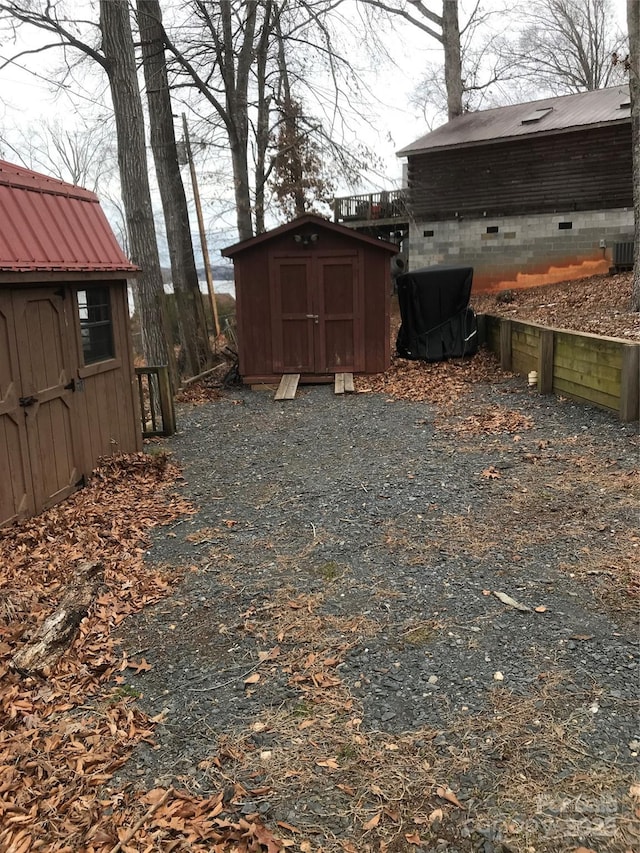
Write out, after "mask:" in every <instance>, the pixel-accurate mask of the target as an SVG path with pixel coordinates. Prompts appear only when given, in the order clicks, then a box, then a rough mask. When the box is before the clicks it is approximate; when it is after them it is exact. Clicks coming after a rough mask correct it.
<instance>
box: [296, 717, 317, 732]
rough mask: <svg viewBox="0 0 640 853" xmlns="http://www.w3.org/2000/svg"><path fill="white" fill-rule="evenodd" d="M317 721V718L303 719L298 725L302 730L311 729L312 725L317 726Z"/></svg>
mask: <svg viewBox="0 0 640 853" xmlns="http://www.w3.org/2000/svg"><path fill="white" fill-rule="evenodd" d="M316 722H317V721H316V720H303V721H302V722H301V723H300V725H299V726H298V728H299V729H300V731H302V730H303V729H309V728H311V726H315V724H316Z"/></svg>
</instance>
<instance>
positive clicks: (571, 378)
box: [554, 365, 620, 397]
mask: <svg viewBox="0 0 640 853" xmlns="http://www.w3.org/2000/svg"><path fill="white" fill-rule="evenodd" d="M609 369H610V368H607V367H602V368H601V370H602V371H606V370H609ZM554 376H555V377H557V378H558V379H565V380H566V381H567V382H573V383H574V384H575V385H582V387H583V388H595V389H596V390H598V391H604V392H605V393H606V394H611V395H612V396H613V397H619V396H620V373H619V372H618V375H617V376H613V377H611V376H606V375H604V376H598V375H597V374H596V373H591V372H588V373H585V372H583V371H580V370H571V369H570V368H566V367H562V366H559V365H556V366H555V369H554Z"/></svg>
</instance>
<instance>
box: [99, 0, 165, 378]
mask: <svg viewBox="0 0 640 853" xmlns="http://www.w3.org/2000/svg"><path fill="white" fill-rule="evenodd" d="M100 28H101V31H102V48H103V51H104V58H105V67H106V71H107V74H108V76H109V85H110V88H111V99H112V101H113V110H114V115H115V120H116V133H117V136H118V165H119V167H120V181H121V185H122V199H123V202H124V207H125V214H126V219H127V231H128V233H129V242H130V247H131V260H132V261H133V262H134V263H135V264H138V265H139V266H140V267H141V268H142V273H141V274H140V276H139V278H138V280H137V282H136V291H137V298H136V308H137V310H138V311H139V313H140V326H141V329H142V341H143V349H144V355H145V358H146V360H147V362H148V363H149V364H167V365H168V366H169V373H170V376H171V380H172V385H173V386H174V387H175V386H176V384H177V371H176V360H175V357H174V354H173V350H172V348H171V346H170V335H169V326H168V322H167V312H166V303H165V293H164V288H163V285H162V273H161V270H160V258H159V256H158V243H157V240H156V231H155V224H154V221H153V210H152V207H151V192H150V189H149V175H148V172H147V153H146V146H145V135H144V118H143V113H142V99H141V97H140V90H139V88H138V77H137V74H136V62H135V51H134V46H133V37H132V35H131V22H130V18H129V6H128V3H127V0H100Z"/></svg>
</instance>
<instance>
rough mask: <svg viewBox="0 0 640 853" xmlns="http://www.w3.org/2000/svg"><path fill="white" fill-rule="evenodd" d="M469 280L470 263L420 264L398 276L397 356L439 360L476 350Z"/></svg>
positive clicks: (471, 280) (474, 318)
mask: <svg viewBox="0 0 640 853" xmlns="http://www.w3.org/2000/svg"><path fill="white" fill-rule="evenodd" d="M472 282H473V268H472V267H450V266H435V267H424V268H423V269H418V270H413V271H412V272H408V273H404V274H403V275H400V276H398V278H397V279H396V286H397V290H398V302H399V305H400V315H401V318H402V325H401V326H400V331H399V332H398V338H397V341H396V349H397V351H398V355H399V356H400V357H401V358H411V359H422V360H423V361H443V360H444V359H447V358H461V357H462V356H470V355H474V353H476V352H477V350H478V327H477V322H476V316H475V314H474V312H473V310H472V309H471V308H469V298H470V296H471V285H472Z"/></svg>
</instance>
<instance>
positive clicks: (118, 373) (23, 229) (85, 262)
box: [0, 160, 142, 526]
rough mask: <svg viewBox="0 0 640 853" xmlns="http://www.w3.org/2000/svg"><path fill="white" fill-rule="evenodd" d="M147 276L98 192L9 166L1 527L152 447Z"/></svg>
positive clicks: (1, 203) (4, 214) (0, 344)
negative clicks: (139, 341)
mask: <svg viewBox="0 0 640 853" xmlns="http://www.w3.org/2000/svg"><path fill="white" fill-rule="evenodd" d="M137 271H138V270H137V267H135V266H134V265H133V264H132V263H131V262H130V261H129V260H128V259H127V258H126V257H125V255H124V254H123V252H122V250H121V248H120V246H119V245H118V242H117V240H116V238H115V236H114V234H113V232H112V230H111V228H110V226H109V223H108V222H107V219H106V216H105V214H104V212H103V210H102V208H101V207H100V203H99V201H98V198H97V197H96V196H95V195H94V194H93V193H91V192H89V191H87V190H85V189H82V188H80V187H76V186H73V185H72V184H67V183H65V182H63V181H59V180H57V179H54V178H49V177H47V176H45V175H41V174H39V173H37V172H32V171H29V170H27V169H23V168H22V167H19V166H15V165H12V164H10V163H7V162H5V161H2V160H0V526H1V525H3V524H8V523H10V522H12V521H14V520H15V519H17V518H20V517H21V516H27V515H32V514H34V513H37V512H40V511H41V510H43V509H45V508H47V507H48V506H51V505H52V504H54V503H56V502H57V501H59V500H62V499H63V498H64V497H66V496H67V495H69V494H70V493H71V492H72V491H74V490H75V489H76V488H78V487H79V486H80V485H82V484H84V482H85V480H86V478H87V477H88V476H89V475H90V473H91V471H92V470H93V469H94V468H95V467H96V464H97V462H98V460H99V458H100V457H101V456H105V455H110V454H113V453H119V452H123V453H124V452H134V451H136V450H139V449H140V448H141V442H142V437H141V430H140V420H139V415H138V407H137V397H136V395H135V391H134V385H133V382H134V376H133V351H132V346H131V337H130V332H129V311H128V300H127V278H130V277H132V276H135V274H136V273H137Z"/></svg>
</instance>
